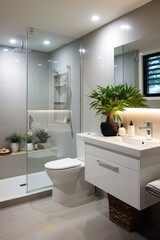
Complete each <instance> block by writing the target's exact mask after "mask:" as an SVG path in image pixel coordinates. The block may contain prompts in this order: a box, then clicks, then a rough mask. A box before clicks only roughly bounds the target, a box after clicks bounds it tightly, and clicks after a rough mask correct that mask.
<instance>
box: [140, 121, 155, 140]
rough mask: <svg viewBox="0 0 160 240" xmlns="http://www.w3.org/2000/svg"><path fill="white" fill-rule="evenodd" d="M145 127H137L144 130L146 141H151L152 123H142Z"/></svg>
mask: <svg viewBox="0 0 160 240" xmlns="http://www.w3.org/2000/svg"><path fill="white" fill-rule="evenodd" d="M144 123H146V127H139V129H146V133H147V140H150V139H152V122H144Z"/></svg>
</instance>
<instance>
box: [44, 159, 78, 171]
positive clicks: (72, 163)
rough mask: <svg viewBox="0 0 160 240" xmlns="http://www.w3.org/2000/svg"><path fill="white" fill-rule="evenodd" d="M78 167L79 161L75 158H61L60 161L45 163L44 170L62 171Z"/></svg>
mask: <svg viewBox="0 0 160 240" xmlns="http://www.w3.org/2000/svg"><path fill="white" fill-rule="evenodd" d="M78 166H81V161H79V160H78V159H75V158H63V159H60V160H55V161H51V162H47V163H46V164H45V168H47V169H53V170H62V169H67V168H74V167H78Z"/></svg>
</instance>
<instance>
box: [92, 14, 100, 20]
mask: <svg viewBox="0 0 160 240" xmlns="http://www.w3.org/2000/svg"><path fill="white" fill-rule="evenodd" d="M91 20H92V21H93V22H97V21H98V20H99V16H97V15H94V16H92V18H91Z"/></svg>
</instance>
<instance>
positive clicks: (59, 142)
mask: <svg viewBox="0 0 160 240" xmlns="http://www.w3.org/2000/svg"><path fill="white" fill-rule="evenodd" d="M44 39H47V41H50V42H52V41H53V40H54V37H53V36H52V35H50V34H47V33H45V32H40V31H37V30H35V29H29V30H28V70H27V75H28V79H27V102H28V110H27V118H28V121H27V123H28V124H27V133H28V134H31V135H32V134H33V135H32V136H33V140H32V143H33V147H34V148H33V150H32V151H27V188H28V192H30V191H33V190H37V189H41V188H46V187H48V186H51V185H52V182H51V181H50V179H49V177H48V176H47V174H46V172H45V168H44V164H45V163H46V162H49V161H53V160H57V159H61V158H65V157H76V133H77V132H80V56H79V51H78V50H79V45H80V44H79V42H78V41H77V43H74V44H69V45H66V46H64V47H61V48H59V49H57V50H54V49H52V48H49V47H47V46H45V45H44V46H41V43H42V42H43V40H44ZM46 133H47V134H48V136H49V138H48V139H47V141H46V142H43V140H42V139H41V137H44V136H42V135H45V134H46ZM39 134H41V136H39ZM37 146H38V149H37Z"/></svg>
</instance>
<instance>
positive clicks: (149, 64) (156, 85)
mask: <svg viewBox="0 0 160 240" xmlns="http://www.w3.org/2000/svg"><path fill="white" fill-rule="evenodd" d="M143 82H144V93H143V94H144V95H145V96H160V52H157V53H152V54H148V55H144V56H143Z"/></svg>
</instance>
